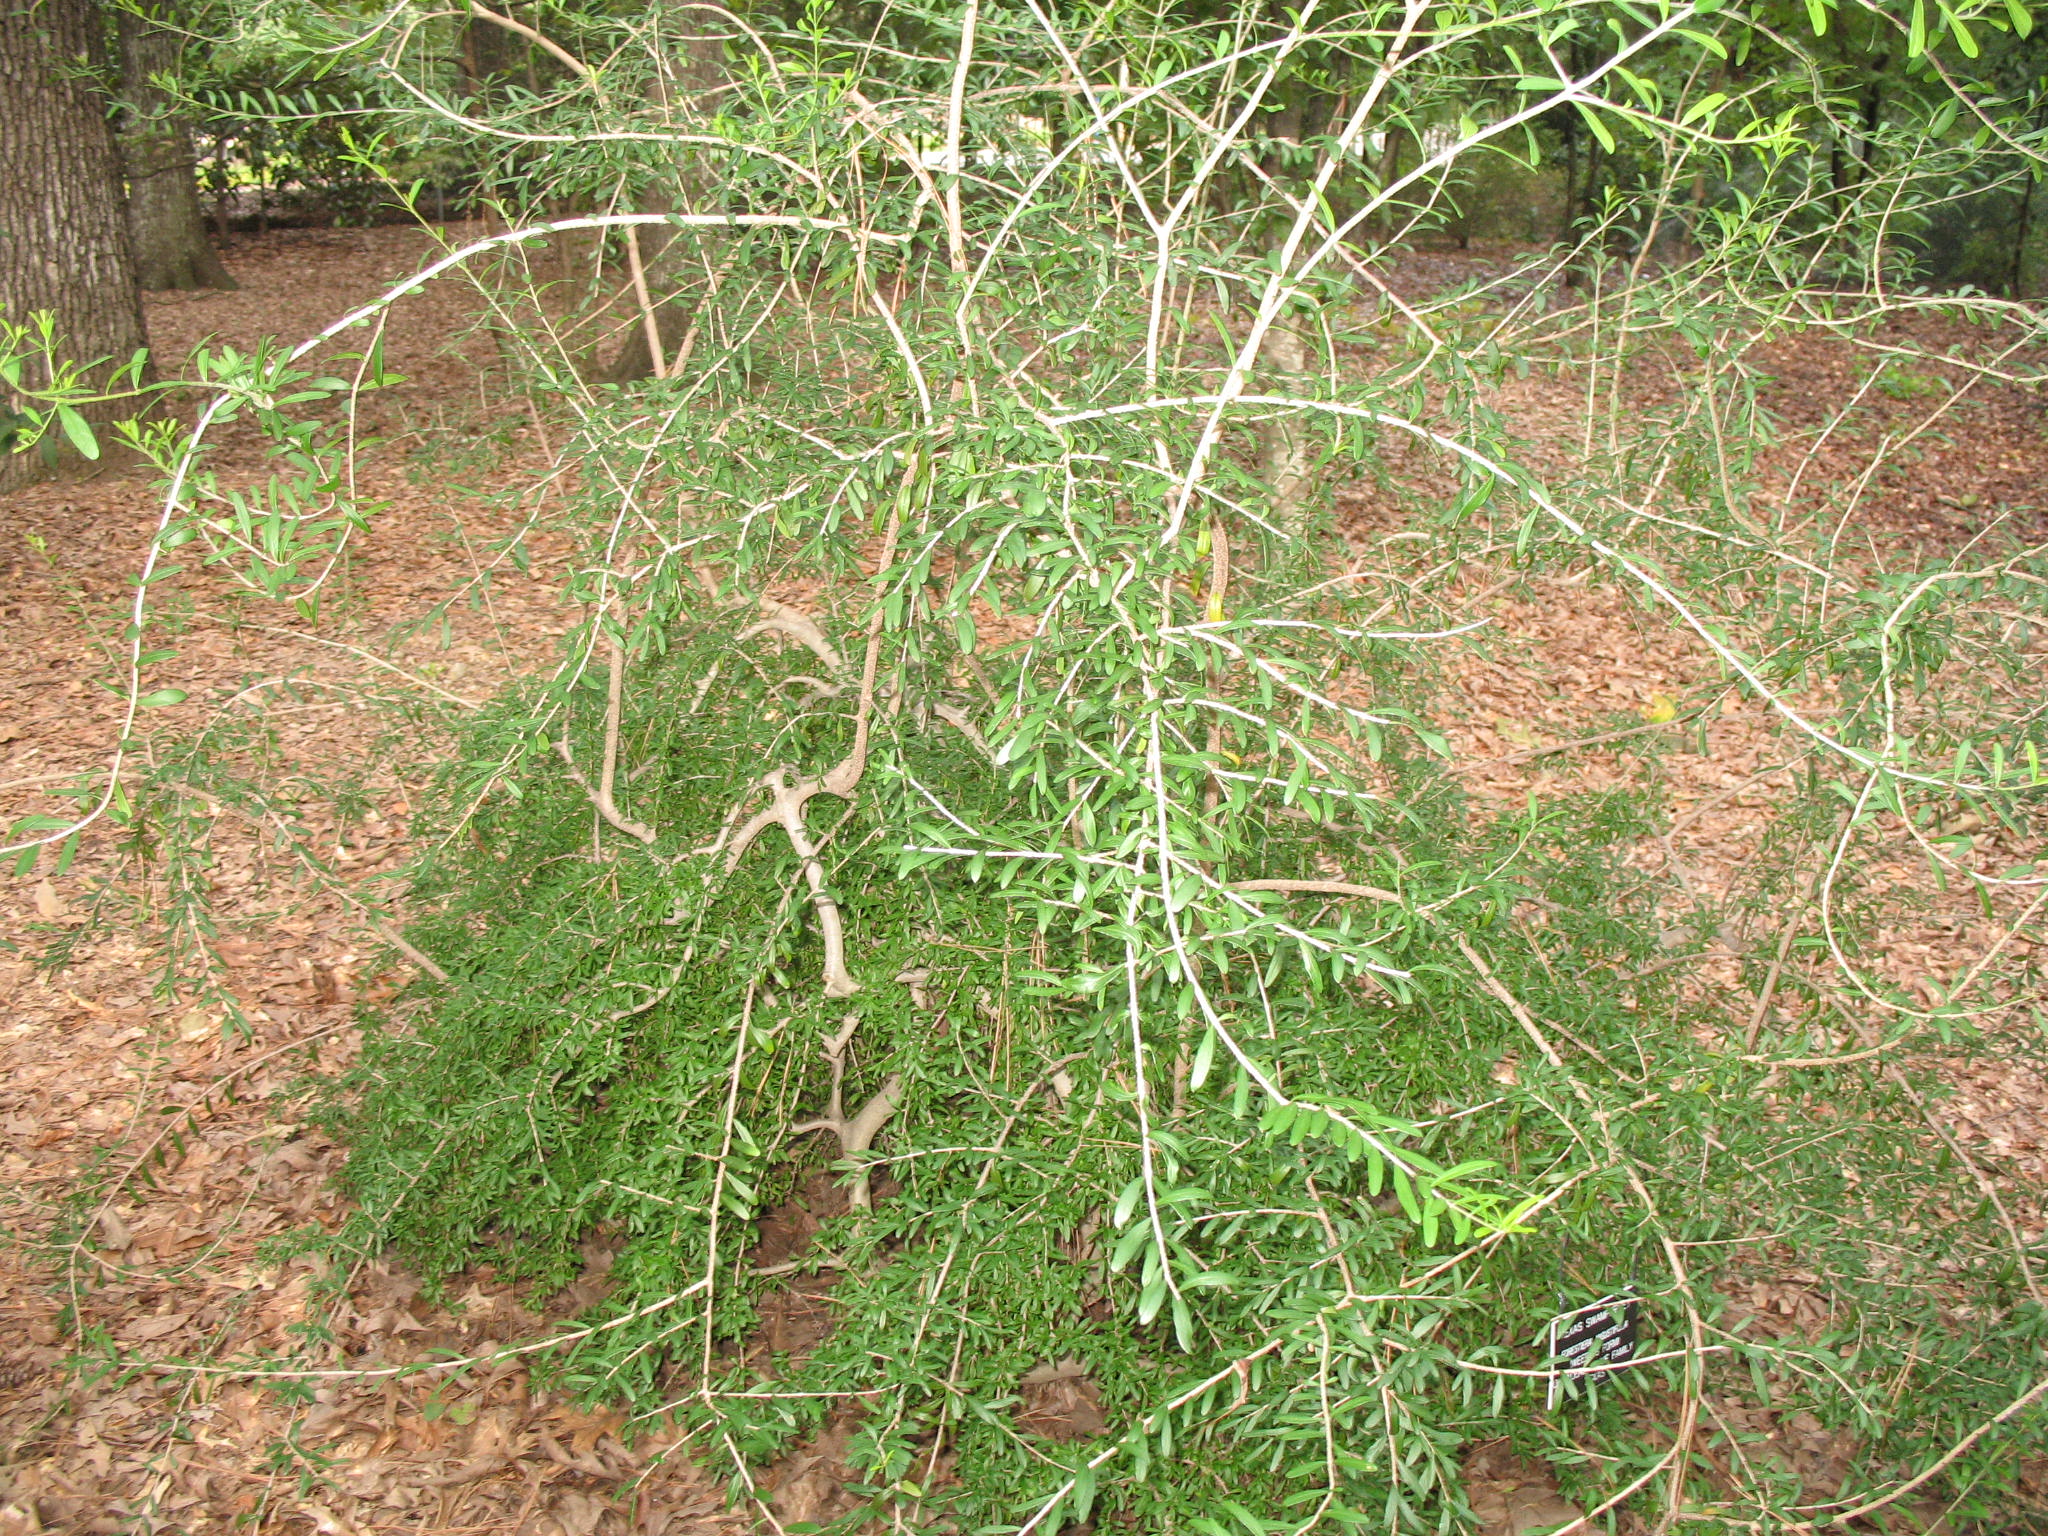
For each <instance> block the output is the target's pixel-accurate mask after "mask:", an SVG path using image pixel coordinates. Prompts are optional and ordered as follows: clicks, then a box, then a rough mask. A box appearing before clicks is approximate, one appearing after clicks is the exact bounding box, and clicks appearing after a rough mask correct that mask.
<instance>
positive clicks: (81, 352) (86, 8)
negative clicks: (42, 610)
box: [0, 0, 143, 485]
mask: <svg viewBox="0 0 2048 1536" xmlns="http://www.w3.org/2000/svg"><path fill="white" fill-rule="evenodd" d="M104 38H105V30H104V22H103V18H102V17H101V15H100V13H99V11H98V9H97V7H95V6H94V5H93V4H92V3H91V0H6V4H5V9H4V11H0V165H4V166H5V167H6V168H7V174H6V175H4V176H0V309H4V312H5V314H6V316H7V318H8V319H10V320H13V321H16V322H21V321H23V320H25V319H26V318H27V317H28V316H30V315H32V314H36V313H43V314H47V315H49V316H50V317H51V329H50V331H49V334H48V337H47V341H48V345H47V346H46V347H45V348H44V349H43V351H42V355H41V356H40V357H36V358H31V359H30V360H29V361H28V362H27V363H26V364H25V367H26V368H27V370H28V372H27V375H26V377H27V378H28V379H29V380H31V381H33V380H40V381H42V382H51V381H53V380H54V379H55V378H56V376H57V375H59V374H60V373H61V372H62V371H63V370H64V368H65V367H66V361H65V360H67V359H68V360H72V361H74V362H76V363H78V364H81V365H83V368H84V373H83V375H82V380H83V382H84V383H85V384H87V385H88V386H94V385H97V384H100V383H103V382H105V381H106V380H107V378H108V377H109V376H110V373H111V370H112V369H113V368H117V367H120V366H122V365H125V364H127V363H128V361H129V360H130V359H131V358H132V357H133V355H134V354H135V353H136V352H137V351H138V350H140V349H141V347H142V346H143V324H142V303H141V298H140V294H139V291H138V289H137V286H136V281H135V261H134V257H133V254H132V253H131V250H130V247H129V241H128V227H127V220H126V216H125V214H124V212H123V208H122V196H121V178H120V166H119V161H118V159H117V157H116V155H115V151H114V137H113V130H112V129H111V128H110V127H109V125H108V122H107V111H106V102H105V99H104V97H103V95H102V94H101V91H100V90H99V88H98V85H97V83H96V71H97V69H98V68H99V67H100V66H102V65H103V64H104V63H105V62H106V60H105V47H104ZM19 404H20V402H19V401H16V400H10V401H9V408H10V412H12V411H13V410H15V409H18V407H19ZM71 408H72V409H73V410H75V411H76V412H77V413H78V414H79V415H80V416H81V417H82V418H83V419H84V420H86V421H88V422H97V423H104V422H105V421H108V420H111V419H112V418H113V416H114V415H116V414H118V412H117V410H116V408H115V407H114V406H113V405H112V404H111V403H106V402H99V401H95V400H92V399H80V400H79V401H78V402H77V403H76V404H75V405H74V406H72V407H71ZM46 441H54V439H46ZM71 441H72V442H73V443H74V444H75V445H78V446H80V447H83V446H84V444H85V443H86V442H89V441H90V437H89V436H86V437H83V438H81V436H80V435H79V434H77V433H76V432H73V433H72V434H71ZM92 451H93V452H95V453H96V452H97V449H96V448H94V449H93V450H92ZM29 472H30V464H29V462H28V461H25V460H23V459H19V458H15V459H9V460H7V461H5V462H4V463H0V485H6V484H8V483H11V482H18V481H19V480H20V479H21V478H22V477H23V476H24V475H25V474H27V473H29Z"/></svg>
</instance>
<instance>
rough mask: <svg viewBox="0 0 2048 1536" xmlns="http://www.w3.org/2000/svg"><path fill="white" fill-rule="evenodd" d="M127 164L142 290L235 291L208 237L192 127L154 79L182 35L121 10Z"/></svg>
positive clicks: (166, 68) (173, 56)
mask: <svg viewBox="0 0 2048 1536" xmlns="http://www.w3.org/2000/svg"><path fill="white" fill-rule="evenodd" d="M116 18H117V21H118V24H119V28H120V33H121V91H122V95H123V96H124V97H125V98H126V100H125V102H124V104H123V107H122V111H121V133H120V138H119V143H120V149H121V162H122V169H123V170H124V171H125V172H126V173H127V178H128V234H129V239H130V240H131V241H132V243H133V245H134V248H135V275H136V277H137V279H138V280H139V281H140V282H141V284H142V286H143V287H144V288H150V289H158V288H233V287H235V286H236V283H235V280H234V279H233V278H232V277H230V276H228V269H227V268H226V267H224V266H222V265H221V260H220V257H219V256H217V255H215V254H214V249H213V246H212V244H211V243H210V242H209V241H208V240H207V238H206V215H205V214H204V213H203V212H202V211H201V210H200V206H199V177H198V174H197V171H198V159H197V157H196V156H195V155H194V153H193V150H192V129H191V127H190V125H189V124H187V123H186V121H185V119H184V118H183V117H181V116H180V115H179V114H178V106H177V103H176V101H175V100H173V99H172V96H171V94H170V92H168V91H166V90H165V89H164V88H163V87H162V86H160V85H158V84H157V83H156V77H158V76H161V75H167V74H170V73H171V72H172V71H173V70H175V69H176V68H177V66H178V55H179V54H180V52H182V51H183V47H184V40H183V38H182V37H181V36H180V35H179V34H178V33H177V32H175V31H173V30H172V29H171V28H170V27H168V26H165V25H163V24H162V23H161V22H158V21H153V20H150V19H148V18H146V17H143V16H139V15H137V14H136V13H135V12H133V11H130V10H127V9H125V8H124V9H122V10H120V11H118V12H117V13H116Z"/></svg>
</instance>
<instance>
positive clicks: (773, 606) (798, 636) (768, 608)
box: [736, 597, 846, 672]
mask: <svg viewBox="0 0 2048 1536" xmlns="http://www.w3.org/2000/svg"><path fill="white" fill-rule="evenodd" d="M767 629H772V630H775V631H777V632H778V633H780V634H785V635H788V636H789V637H790V638H791V639H792V640H797V641H800V642H802V643H803V644H804V645H806V646H808V647H810V649H811V650H812V652H814V653H815V654H816V656H817V658H818V660H820V661H822V662H824V663H825V665H826V666H827V667H828V668H830V669H831V670H832V671H834V672H844V671H845V670H846V661H845V659H844V658H843V657H841V656H840V654H839V652H838V650H837V648H835V647H834V646H833V644H832V642H831V641H830V640H827V639H826V638H825V632H824V631H823V630H822V629H820V628H818V625H817V621H816V620H814V619H813V618H811V616H810V615H809V614H806V613H801V612H799V611H798V610H796V609H794V608H792V607H790V606H789V605H788V604H787V603H778V602H776V601H775V600H774V599H773V598H769V597H764V598H762V599H761V618H760V620H759V622H757V623H754V624H749V625H748V626H747V627H746V628H745V629H743V630H741V631H740V632H739V634H738V636H737V637H736V638H738V639H740V640H751V639H752V638H753V637H754V636H756V635H758V634H760V633H761V632H762V631H763V630H767Z"/></svg>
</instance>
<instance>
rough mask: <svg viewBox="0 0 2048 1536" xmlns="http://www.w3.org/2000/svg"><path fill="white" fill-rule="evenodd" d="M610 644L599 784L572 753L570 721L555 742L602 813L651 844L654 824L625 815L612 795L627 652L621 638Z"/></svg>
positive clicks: (571, 772) (573, 775)
mask: <svg viewBox="0 0 2048 1536" xmlns="http://www.w3.org/2000/svg"><path fill="white" fill-rule="evenodd" d="M608 644H609V647H610V652H611V669H610V670H611V676H610V679H609V682H608V685H607V687H606V689H605V710H604V761H603V766H602V767H601V768H600V769H599V770H598V782H597V784H596V786H595V787H592V785H591V782H590V780H588V779H586V778H585V777H584V776H583V771H582V770H581V769H580V768H578V767H577V766H576V759H575V758H574V756H572V755H571V754H570V751H569V729H568V726H567V725H566V724H564V726H563V727H562V735H561V738H560V740H558V741H557V742H556V743H555V751H556V752H557V753H559V754H560V755H561V759H562V765H563V767H565V768H567V769H568V771H569V777H570V778H571V779H572V780H574V781H575V783H576V785H577V787H578V788H580V789H581V790H582V791H583V793H584V794H586V795H588V796H589V797H590V803H591V804H592V805H594V806H596V807H597V814H598V815H600V816H602V817H603V818H604V819H605V820H606V821H608V822H610V823H611V824H612V825H613V826H615V827H617V828H618V829H619V830H620V831H621V832H623V833H625V834H626V835H627V836H628V837H637V838H638V839H640V841H641V842H643V843H650V844H651V843H652V842H653V841H654V828H652V827H650V826H648V825H647V824H646V823H644V822H638V821H634V820H633V819H632V818H631V817H629V816H627V815H625V814H624V813H623V812H621V811H620V810H619V807H618V805H617V803H616V802H615V801H613V799H612V785H613V782H614V781H615V779H616V778H617V775H618V768H619V717H620V715H621V713H622V712H623V710H624V705H625V692H626V653H625V652H624V650H622V649H621V648H620V646H619V642H618V641H616V640H611V641H609V642H608Z"/></svg>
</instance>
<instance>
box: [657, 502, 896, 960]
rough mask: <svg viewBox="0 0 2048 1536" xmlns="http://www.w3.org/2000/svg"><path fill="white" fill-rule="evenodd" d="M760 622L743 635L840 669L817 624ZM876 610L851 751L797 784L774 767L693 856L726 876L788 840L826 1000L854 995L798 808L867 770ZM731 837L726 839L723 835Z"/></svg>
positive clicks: (794, 616)
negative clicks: (776, 638)
mask: <svg viewBox="0 0 2048 1536" xmlns="http://www.w3.org/2000/svg"><path fill="white" fill-rule="evenodd" d="M899 526H900V521H899V519H898V518H897V516H896V515H895V514H893V513H892V514H891V515H890V518H889V526H888V530H887V532H885V533H884V534H883V536H882V553H881V558H880V560H879V562H878V563H877V565H876V570H877V572H878V573H886V572H887V571H888V569H889V565H890V562H891V561H892V560H893V559H894V558H895V553H896V533H897V529H898V527H899ZM762 607H763V609H764V610H766V611H767V617H766V618H764V619H763V620H762V621H761V622H760V623H759V624H757V625H755V626H753V627H752V628H751V629H748V630H746V631H744V632H743V635H742V638H744V636H745V635H749V634H755V633H758V632H759V631H760V630H762V629H776V630H780V631H781V632H783V633H784V634H790V635H794V636H795V637H796V638H797V639H799V640H802V641H803V642H804V643H805V644H806V645H808V646H810V648H811V649H812V650H813V651H815V652H817V653H818V655H819V656H820V657H822V658H823V659H824V660H825V661H826V663H827V664H828V665H830V666H831V667H832V668H833V670H835V671H841V670H844V666H843V663H841V662H840V660H839V653H838V652H837V651H836V650H835V649H834V648H833V646H832V644H831V642H830V641H828V640H827V639H826V638H825V636H824V633H823V632H822V631H821V630H819V628H818V626H817V625H816V624H815V623H813V622H812V621H811V620H810V619H808V618H806V617H805V616H804V615H802V614H800V613H797V612H796V611H795V610H794V609H791V608H786V607H784V606H783V605H782V604H780V603H769V602H767V601H766V600H764V601H763V603H762ZM882 621H883V610H882V604H881V602H880V601H879V599H878V600H877V601H876V603H875V608H874V612H873V614H872V615H870V617H869V619H868V643H867V653H866V656H865V657H864V658H863V660H862V663H861V675H860V699H859V702H858V703H857V704H856V705H855V707H854V725H853V745H852V746H851V747H850V748H848V749H847V753H846V756H844V757H842V758H841V759H840V760H839V761H838V762H837V763H835V764H833V765H832V767H831V768H829V769H827V770H826V771H825V773H823V774H822V775H820V776H819V777H818V778H815V779H799V780H797V781H796V782H795V783H793V784H792V783H791V782H789V775H790V774H791V772H792V771H793V770H791V769H789V768H787V767H779V768H776V769H774V770H773V771H772V772H770V773H768V774H766V775H764V776H763V777H762V778H761V779H759V780H758V781H756V783H755V784H754V786H753V788H752V789H750V790H748V792H747V794H746V796H745V797H744V798H742V799H741V801H740V803H739V804H738V805H736V806H734V807H733V810H732V812H731V814H730V815H728V816H727V817H726V824H725V827H724V828H722V829H721V830H720V832H719V834H718V837H717V838H716V839H715V840H714V841H712V842H711V843H710V844H709V845H708V846H706V847H703V848H700V849H698V850H696V851H697V852H698V853H700V854H706V853H716V852H719V851H720V850H721V849H722V850H724V852H725V870H726V873H727V874H731V873H732V871H733V870H735V869H737V868H738V867H739V862H740V860H741V858H743V857H744V856H745V854H746V851H747V849H748V848H750V847H751V846H753V843H754V840H755V839H756V838H758V837H759V836H760V835H761V834H762V833H763V832H765V831H767V830H768V829H769V828H770V827H774V826H779V827H781V828H782V830H783V831H784V832H785V833H786V834H788V837H789V845H790V847H791V849H792V850H794V851H795V853H796V856H797V857H798V858H799V859H800V860H802V861H803V866H804V879H805V881H806V882H807V883H808V884H809V885H810V888H811V904H812V905H813V906H814V907H816V908H817V911H818V932H819V935H820V937H821V938H822V939H823V940H824V944H825V995H826V996H827V997H851V996H853V994H854V993H856V992H858V991H859V990H860V983H859V982H857V981H855V980H854V978H853V974H852V972H850V971H849V970H847V968H846V932H845V925H844V924H843V923H842V922H841V920H840V916H839V903H838V901H837V900H836V899H835V898H834V897H833V895H832V893H831V891H830V890H828V889H827V888H826V885H825V866H824V863H823V862H822V861H821V860H820V859H819V857H818V845H817V844H816V843H814V842H812V840H811V835H810V833H809V831H808V830H806V828H805V826H804V808H805V807H806V806H807V805H809V804H810V802H811V800H812V799H813V798H815V797H816V796H818V795H831V796H833V797H834V798H836V799H840V800H848V801H850V800H852V799H853V793H854V791H855V790H856V789H858V788H859V787H860V781H861V778H862V776H863V775H865V774H866V772H867V766H868V735H869V731H870V728H871V726H872V724H873V720H874V714H875V671H876V668H877V666H878V665H879V664H880V660H881V651H882ZM762 790H766V791H768V794H769V796H770V799H769V803H768V806H767V808H766V809H764V810H761V811H758V812H756V813H755V814H754V815H753V816H752V817H751V818H749V819H748V820H747V822H746V823H745V824H744V825H743V826H741V827H740V828H739V830H738V831H737V832H733V831H732V830H731V829H732V825H733V823H734V822H735V821H736V820H737V819H738V817H739V814H740V812H741V811H742V810H744V809H745V807H746V804H747V801H748V800H751V799H752V798H753V797H754V796H755V795H756V794H758V793H760V792H761V791H762ZM728 833H730V837H728Z"/></svg>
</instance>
